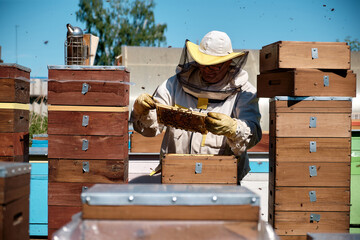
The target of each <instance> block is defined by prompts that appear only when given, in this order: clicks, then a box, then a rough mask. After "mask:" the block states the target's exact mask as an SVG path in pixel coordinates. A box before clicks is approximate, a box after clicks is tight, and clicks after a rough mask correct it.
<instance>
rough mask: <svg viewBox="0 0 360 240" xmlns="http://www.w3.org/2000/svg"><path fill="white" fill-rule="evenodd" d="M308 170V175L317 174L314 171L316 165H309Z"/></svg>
mask: <svg viewBox="0 0 360 240" xmlns="http://www.w3.org/2000/svg"><path fill="white" fill-rule="evenodd" d="M309 172H310V177H315V176H317V171H316V166H315V165H313V166H309Z"/></svg>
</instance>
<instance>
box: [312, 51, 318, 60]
mask: <svg viewBox="0 0 360 240" xmlns="http://www.w3.org/2000/svg"><path fill="white" fill-rule="evenodd" d="M311 57H312V59H316V58H318V57H319V54H318V49H317V48H311Z"/></svg>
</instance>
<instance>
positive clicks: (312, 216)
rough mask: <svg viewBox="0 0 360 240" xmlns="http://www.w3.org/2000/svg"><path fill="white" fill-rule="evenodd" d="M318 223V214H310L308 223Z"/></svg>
mask: <svg viewBox="0 0 360 240" xmlns="http://www.w3.org/2000/svg"><path fill="white" fill-rule="evenodd" d="M314 221H316V222H320V214H316V213H311V214H310V222H311V223H312V222H314Z"/></svg>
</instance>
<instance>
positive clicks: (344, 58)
mask: <svg viewBox="0 0 360 240" xmlns="http://www.w3.org/2000/svg"><path fill="white" fill-rule="evenodd" d="M288 68H312V69H350V47H349V46H348V45H347V43H345V42H296V41H279V42H275V43H272V44H269V45H267V46H264V47H263V48H262V49H261V50H260V73H264V72H266V71H271V70H279V69H288Z"/></svg>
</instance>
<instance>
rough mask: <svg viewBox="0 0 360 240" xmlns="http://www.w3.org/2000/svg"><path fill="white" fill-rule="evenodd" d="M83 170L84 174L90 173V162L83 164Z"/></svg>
mask: <svg viewBox="0 0 360 240" xmlns="http://www.w3.org/2000/svg"><path fill="white" fill-rule="evenodd" d="M82 170H83V173H86V172H90V164H89V162H87V161H85V162H83V163H82Z"/></svg>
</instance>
